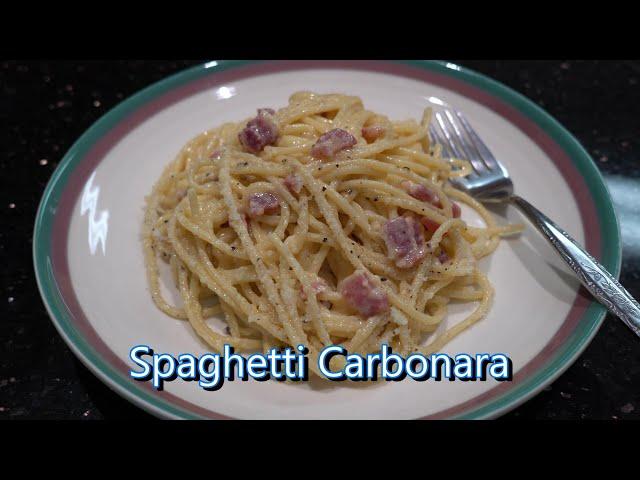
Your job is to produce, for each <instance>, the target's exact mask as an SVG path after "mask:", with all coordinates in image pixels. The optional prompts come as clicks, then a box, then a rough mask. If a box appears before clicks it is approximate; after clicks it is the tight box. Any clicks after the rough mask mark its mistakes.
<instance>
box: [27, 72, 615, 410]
mask: <svg viewBox="0 0 640 480" xmlns="http://www.w3.org/2000/svg"><path fill="white" fill-rule="evenodd" d="M257 63H264V62H263V61H252V60H248V61H233V60H219V61H210V62H206V63H203V64H199V65H195V66H193V67H190V68H187V69H185V70H182V71H179V72H177V73H175V74H173V75H171V76H169V77H166V78H164V79H162V80H160V81H158V82H155V83H153V84H151V85H150V86H148V87H146V88H144V89H142V90H140V91H138V92H137V93H134V94H133V95H131V96H129V97H128V98H126V99H124V100H123V101H122V102H120V103H119V104H118V105H116V106H115V107H114V108H112V109H111V110H109V111H108V112H106V113H105V114H104V115H102V116H101V117H100V118H99V119H98V120H97V121H95V122H94V123H93V124H92V125H91V126H90V127H89V128H88V129H87V130H86V131H85V132H84V133H83V134H82V135H81V136H80V137H79V138H78V140H76V141H75V142H74V144H73V145H72V146H71V148H70V149H69V150H68V151H67V152H66V153H65V155H64V156H63V157H62V159H61V160H60V162H59V164H58V166H57V168H56V169H55V171H54V172H53V174H52V175H51V178H50V179H49V182H48V183H47V186H46V188H45V190H44V193H43V195H42V198H41V201H40V204H39V207H38V211H37V214H36V218H35V223H34V233H33V261H34V270H35V274H36V282H37V284H38V289H39V291H40V295H41V297H42V299H43V303H44V304H45V307H46V309H47V312H48V314H49V316H50V318H51V320H52V322H53V324H54V326H55V328H56V330H57V331H58V333H59V334H60V335H61V336H62V338H63V339H64V341H65V343H67V345H68V346H69V347H70V348H71V350H72V351H73V352H74V354H75V355H76V356H77V357H78V358H79V359H80V360H81V361H82V363H83V364H84V365H85V366H87V367H88V368H89V370H91V371H92V373H93V374H95V375H96V376H97V377H98V378H99V379H100V380H101V381H102V382H103V383H105V384H106V385H107V386H109V387H110V388H111V389H112V390H114V391H115V392H116V393H118V394H119V395H121V396H122V397H124V398H126V399H127V400H129V401H132V402H133V403H134V404H136V405H137V406H139V407H141V408H143V409H144V410H146V411H148V412H150V413H152V414H154V415H156V416H160V417H165V418H202V417H201V416H200V415H197V414H195V413H193V412H190V411H188V410H186V409H185V408H182V407H178V406H175V405H173V404H171V402H169V401H167V400H166V399H164V398H160V397H159V396H158V395H156V394H154V392H152V391H148V390H146V389H143V388H141V387H140V386H139V385H136V384H133V383H132V382H131V381H125V379H123V378H122V376H121V373H120V372H118V371H117V370H116V369H115V368H114V367H113V366H112V365H110V364H109V363H108V362H107V361H105V360H104V359H102V358H101V357H100V355H99V354H98V353H97V352H95V351H94V350H93V348H92V346H91V345H90V344H89V343H88V342H87V341H86V339H85V338H84V337H83V336H82V334H81V333H80V332H78V331H77V329H75V328H74V326H73V319H72V314H71V313H70V312H69V311H68V309H67V307H66V305H65V303H64V299H63V297H62V295H61V293H60V291H59V290H58V288H57V283H56V280H55V275H54V272H53V269H52V266H51V259H50V252H51V231H52V228H53V219H54V217H55V212H56V206H57V201H58V200H59V198H60V196H61V194H62V193H63V192H64V189H65V186H66V183H67V181H68V180H69V176H70V174H71V173H72V172H73V171H74V170H75V168H76V167H78V166H79V165H80V164H81V163H82V159H83V156H84V154H85V153H86V152H87V151H88V150H89V149H90V148H91V147H92V146H93V145H94V144H95V143H96V142H97V141H98V140H100V139H101V138H102V137H104V135H106V134H107V133H108V132H109V130H110V129H109V128H108V129H107V130H106V131H104V132H102V129H104V128H105V127H107V126H108V125H111V126H112V127H113V126H115V125H117V124H118V123H119V122H120V121H121V120H122V119H123V118H125V117H127V116H128V114H130V113H132V112H133V111H135V110H137V109H138V108H139V107H140V106H142V105H144V104H145V103H147V102H148V101H149V100H151V99H153V98H154V97H156V96H159V95H162V94H163V93H167V92H170V91H171V90H172V89H174V88H176V87H179V86H181V85H183V84H186V83H188V82H189V81H193V80H196V79H198V78H201V77H204V76H207V75H215V73H218V72H222V71H225V70H228V69H233V68H236V67H240V66H243V65H251V64H257ZM266 63H268V62H266ZM392 63H400V64H405V65H409V66H413V67H418V68H422V69H426V70H430V71H432V72H436V73H439V74H444V75H446V76H450V77H453V78H455V79H457V80H462V81H463V82H465V83H470V84H471V85H473V86H475V87H479V88H480V89H481V90H484V91H486V92H488V93H490V94H492V95H494V96H495V97H498V98H499V99H500V100H502V101H504V102H505V103H506V104H508V105H509V106H511V107H514V108H515V109H516V110H518V111H519V112H520V113H522V114H524V115H525V117H527V118H528V119H530V120H532V121H533V122H534V123H535V124H536V125H537V126H539V127H541V128H542V129H543V130H544V132H545V133H546V134H548V135H549V136H550V137H551V138H552V139H553V140H555V141H556V142H557V144H558V145H559V146H560V147H561V148H562V149H563V150H564V152H565V153H566V154H567V156H568V157H569V158H570V160H571V163H572V164H573V166H574V167H575V168H576V169H577V170H578V171H579V172H580V174H581V175H582V178H583V180H584V181H585V184H586V187H587V190H588V192H589V195H590V197H591V199H592V200H593V203H594V207H595V210H596V213H597V220H598V222H599V227H600V234H601V246H600V248H601V252H599V253H600V260H601V263H602V264H603V265H604V266H605V267H606V268H607V269H608V270H609V271H610V272H611V273H612V274H613V275H614V276H615V277H616V278H617V277H618V276H619V273H620V268H621V261H622V258H621V257H622V255H621V240H620V227H619V222H618V217H617V214H616V212H615V209H614V207H613V202H612V200H611V196H610V194H609V191H608V188H607V186H606V183H605V182H604V179H603V177H602V174H601V173H600V171H599V170H598V168H597V166H596V164H595V162H594V161H593V159H592V158H591V156H590V155H589V154H588V152H587V151H586V150H585V149H584V147H583V146H582V145H581V144H580V143H579V142H578V140H577V139H576V138H575V137H574V136H573V135H572V134H571V133H570V132H569V131H568V130H567V129H566V128H565V127H564V126H562V124H560V123H559V122H558V121H557V120H556V119H555V118H553V117H552V116H551V115H550V114H549V113H547V112H546V111H545V110H543V109H542V108H541V107H539V106H538V105H536V104H535V103H534V102H533V101H531V100H529V99H528V98H526V97H525V96H524V95H522V94H520V93H518V92H516V91H515V90H513V89H511V88H510V87H508V86H506V85H504V84H502V83H501V82H499V81H497V80H494V79H492V78H490V77H488V76H485V75H483V74H480V73H478V72H475V71H474V70H471V69H468V68H466V67H462V66H459V65H456V64H453V63H450V62H447V61H441V60H410V61H392ZM319 68H322V66H319ZM612 247H613V248H612ZM597 256H598V255H597V254H596V257H597ZM605 315H606V308H605V307H604V306H602V305H600V304H599V303H597V302H595V300H590V303H589V306H588V308H587V309H586V310H585V311H584V313H583V314H582V316H581V318H580V319H579V322H578V324H577V326H576V328H575V330H574V332H573V333H572V334H571V336H570V337H569V338H567V339H566V341H565V342H564V343H563V344H562V345H561V346H560V347H559V349H560V351H559V352H558V353H557V355H556V356H555V357H554V358H552V359H550V360H549V361H548V363H547V364H545V365H543V366H542V367H541V368H540V369H539V370H538V371H536V372H535V373H534V374H532V375H530V376H529V377H527V378H526V379H525V380H524V381H523V382H522V383H521V384H520V385H517V386H516V387H514V388H512V389H509V390H508V391H507V392H506V393H504V394H502V395H499V396H497V397H496V398H493V399H491V400H490V401H489V402H487V403H484V404H481V405H480V406H479V407H476V408H473V409H470V410H468V411H464V412H463V413H461V414H458V415H453V416H451V417H448V418H452V419H483V418H495V417H497V416H499V415H501V414H504V413H506V412H507V411H509V410H511V409H513V408H515V407H517V406H518V405H520V404H522V403H524V402H525V401H526V400H528V399H529V398H531V397H533V396H534V395H536V394H537V393H539V392H540V391H541V390H542V389H543V388H544V387H545V386H547V385H549V384H550V383H552V382H553V381H554V380H555V379H557V377H559V376H560V375H561V374H562V373H563V372H564V371H565V370H566V369H567V368H569V366H571V365H572V364H573V363H574V361H575V360H576V359H577V358H578V357H579V356H580V354H581V353H582V352H583V351H584V349H585V348H586V347H587V345H589V343H590V342H591V340H592V339H593V337H594V336H595V334H596V333H597V331H598V330H599V328H600V326H601V325H602V322H603V320H604V317H605Z"/></svg>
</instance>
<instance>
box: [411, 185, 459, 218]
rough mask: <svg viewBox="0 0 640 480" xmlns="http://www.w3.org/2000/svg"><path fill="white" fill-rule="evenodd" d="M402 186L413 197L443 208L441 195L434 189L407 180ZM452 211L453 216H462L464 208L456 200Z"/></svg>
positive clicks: (452, 203) (452, 205) (452, 204)
mask: <svg viewBox="0 0 640 480" xmlns="http://www.w3.org/2000/svg"><path fill="white" fill-rule="evenodd" d="M400 186H401V187H402V189H403V190H404V191H405V192H407V193H408V194H409V195H411V196H412V197H413V198H415V199H417V200H421V201H423V202H427V203H429V204H431V205H433V206H434V207H438V208H442V202H441V201H440V197H439V196H438V194H437V193H436V192H434V191H433V190H431V189H429V188H427V187H425V186H424V185H421V184H419V183H414V182H411V181H409V180H405V181H403V182H402V183H401V184H400ZM451 213H452V215H453V218H460V214H461V213H462V210H461V209H460V205H458V204H457V203H456V202H451ZM423 224H424V222H423ZM425 227H426V228H427V230H430V229H429V227H427V225H425ZM436 228H437V227H436Z"/></svg>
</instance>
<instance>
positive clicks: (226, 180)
mask: <svg viewBox="0 0 640 480" xmlns="http://www.w3.org/2000/svg"><path fill="white" fill-rule="evenodd" d="M430 115H431V112H430V110H426V111H425V113H424V116H423V118H422V120H421V122H416V121H414V120H410V121H401V122H392V121H390V120H389V119H388V118H387V117H385V116H383V115H379V114H376V113H374V112H370V111H368V110H365V108H364V107H363V104H362V102H361V100H360V99H359V98H358V97H354V96H347V95H338V94H331V95H319V94H314V93H309V92H299V93H296V94H294V95H292V96H291V98H290V100H289V105H288V106H286V107H285V108H282V109H280V110H278V111H274V110H271V109H261V110H259V111H258V115H257V116H256V117H255V118H253V119H251V120H249V121H245V122H241V123H227V124H224V125H222V126H220V127H218V128H216V129H213V130H209V131H206V132H204V133H202V134H200V135H198V136H197V137H195V138H194V139H192V140H191V141H190V142H188V143H187V144H186V145H185V146H184V147H183V148H182V150H181V151H180V152H179V154H178V155H177V157H176V159H175V160H174V161H173V162H172V163H171V164H170V165H169V166H168V167H167V168H166V169H165V171H164V172H163V174H162V176H161V177H160V179H159V180H158V182H157V183H156V184H155V186H154V187H153V190H152V192H151V194H150V195H149V196H148V197H147V206H146V213H145V220H144V233H143V243H144V253H145V261H146V266H147V275H148V280H149V284H150V290H151V294H152V297H153V300H154V302H155V303H156V305H157V306H158V307H159V308H160V309H161V310H162V311H164V312H165V313H167V314H168V315H170V316H172V317H175V318H178V319H185V320H188V321H189V323H190V324H191V326H192V327H193V329H194V330H195V331H196V332H197V334H198V335H199V336H200V337H201V338H202V339H203V340H204V341H205V342H206V343H207V344H208V345H210V346H211V347H212V348H213V349H214V350H216V351H218V352H220V351H222V350H223V345H224V344H230V345H233V346H234V347H235V348H236V349H238V350H244V351H256V350H263V351H267V350H268V349H271V348H281V347H285V346H294V347H295V346H297V345H299V344H303V345H305V346H306V347H308V348H309V350H310V352H309V354H310V356H311V357H314V356H315V355H316V354H317V352H318V351H320V350H321V349H322V348H323V347H324V346H326V345H329V344H343V345H344V346H345V347H346V348H347V350H348V351H350V352H358V353H363V354H364V353H370V352H373V351H378V350H379V349H380V346H381V345H382V344H388V345H390V346H391V347H392V348H393V349H394V351H396V352H398V353H400V354H404V355H406V354H409V353H411V352H414V351H418V352H422V353H424V354H428V353H431V352H433V351H437V350H438V349H440V348H441V347H442V346H443V345H444V344H446V343H447V342H448V341H450V340H451V339H452V338H453V337H454V336H456V335H458V334H459V333H460V332H462V331H463V330H465V329H466V328H468V327H469V326H470V325H472V324H473V323H475V322H477V321H478V320H480V319H481V318H482V317H483V316H485V314H486V312H487V310H488V308H489V306H490V303H491V300H492V296H493V290H492V287H491V285H490V284H489V282H488V280H487V278H486V276H485V275H484V274H483V273H482V272H481V271H480V270H479V269H478V266H477V260H478V259H479V258H481V257H484V256H486V255H488V254H490V253H492V252H493V251H494V250H495V249H496V247H497V245H498V242H499V239H500V237H501V236H503V235H508V234H511V233H514V232H517V231H518V230H519V227H518V226H512V225H507V226H498V225H497V224H496V222H495V220H494V219H493V217H492V216H491V215H490V213H489V212H488V211H487V210H486V209H485V208H484V207H483V206H482V205H481V204H479V203H478V202H477V201H475V200H474V199H473V198H471V197H470V196H468V195H467V194H465V193H463V192H461V191H458V190H455V189H453V188H452V187H451V186H450V184H449V182H448V180H449V179H450V178H452V177H455V176H461V175H466V174H468V173H469V172H470V166H469V165H468V164H467V162H466V161H463V160H459V159H444V158H442V156H441V151H440V147H439V146H438V145H431V144H430V141H429V136H428V124H429V120H430ZM457 202H461V203H464V204H466V205H468V206H470V207H471V208H472V209H474V210H475V211H477V212H478V214H479V215H480V217H481V218H482V219H483V221H484V222H485V224H486V228H475V227H471V226H469V225H467V224H466V223H465V222H464V221H463V220H462V219H461V218H459V217H460V207H459V206H458V203H457ZM158 258H160V259H163V260H164V261H165V262H167V264H168V265H169V266H170V268H171V272H172V275H173V280H174V282H175V284H176V286H177V289H178V290H179V292H180V296H181V298H182V306H174V305H170V304H169V303H168V302H167V301H166V300H165V299H164V298H163V296H162V294H161V289H160V280H159V266H158V262H157V260H158ZM452 301H456V302H475V303H477V306H476V307H475V310H474V311H473V312H472V313H471V314H470V315H469V316H468V317H467V318H466V319H464V320H463V321H462V322H460V323H458V324H456V325H454V326H451V327H449V328H448V329H444V328H438V326H439V325H440V324H441V323H442V322H443V319H444V318H445V316H446V314H447V308H448V305H449V304H450V303H451V302H452ZM219 315H222V316H223V317H224V320H225V322H226V324H227V328H226V332H225V333H222V332H219V331H217V330H216V329H215V328H212V326H210V325H209V324H208V323H207V319H209V318H211V317H214V316H219ZM313 363H314V362H311V365H313Z"/></svg>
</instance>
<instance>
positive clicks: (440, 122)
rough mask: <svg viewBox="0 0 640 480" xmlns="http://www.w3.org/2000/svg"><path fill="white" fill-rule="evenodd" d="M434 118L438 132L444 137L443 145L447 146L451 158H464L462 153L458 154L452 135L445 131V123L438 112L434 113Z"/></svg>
mask: <svg viewBox="0 0 640 480" xmlns="http://www.w3.org/2000/svg"><path fill="white" fill-rule="evenodd" d="M434 116H435V119H436V122H437V124H438V126H439V127H440V131H441V132H442V133H443V135H444V139H445V145H448V146H449V151H450V152H451V153H452V154H453V155H452V156H454V157H456V158H464V157H463V154H462V152H460V150H459V149H458V146H457V145H456V142H455V141H454V139H453V135H451V132H450V131H449V130H448V129H447V126H446V125H445V122H444V121H443V120H442V114H441V113H440V112H436V113H435V115H434Z"/></svg>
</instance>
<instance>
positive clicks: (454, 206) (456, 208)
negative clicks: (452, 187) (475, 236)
mask: <svg viewBox="0 0 640 480" xmlns="http://www.w3.org/2000/svg"><path fill="white" fill-rule="evenodd" d="M451 213H452V214H453V218H460V215H461V214H462V210H461V209H460V205H458V204H457V203H456V202H451Z"/></svg>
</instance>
